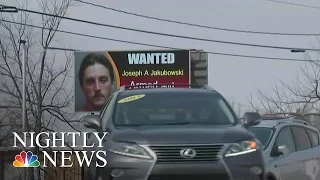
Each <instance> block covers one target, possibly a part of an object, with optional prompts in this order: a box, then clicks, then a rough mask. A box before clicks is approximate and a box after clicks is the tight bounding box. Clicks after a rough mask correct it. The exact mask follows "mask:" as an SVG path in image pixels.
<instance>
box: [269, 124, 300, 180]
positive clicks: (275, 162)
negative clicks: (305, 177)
mask: <svg viewBox="0 0 320 180" xmlns="http://www.w3.org/2000/svg"><path fill="white" fill-rule="evenodd" d="M283 145H284V146H286V147H287V149H288V151H289V152H288V154H287V155H273V154H271V156H272V165H271V166H272V168H273V171H274V173H275V174H277V177H279V178H280V179H281V180H301V179H299V176H297V175H298V174H297V171H298V170H300V169H299V167H298V166H297V164H296V163H297V162H295V161H294V160H293V156H294V155H293V154H294V153H295V152H296V145H295V143H294V139H293V135H292V132H291V129H290V127H289V126H286V127H283V128H282V129H281V130H280V131H279V133H278V135H277V137H276V140H275V142H274V145H273V147H274V148H277V147H279V146H283Z"/></svg>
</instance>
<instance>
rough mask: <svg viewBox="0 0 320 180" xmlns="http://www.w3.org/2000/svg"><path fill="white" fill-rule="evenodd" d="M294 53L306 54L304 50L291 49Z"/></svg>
mask: <svg viewBox="0 0 320 180" xmlns="http://www.w3.org/2000/svg"><path fill="white" fill-rule="evenodd" d="M291 52H292V53H300V52H306V50H304V49H291Z"/></svg>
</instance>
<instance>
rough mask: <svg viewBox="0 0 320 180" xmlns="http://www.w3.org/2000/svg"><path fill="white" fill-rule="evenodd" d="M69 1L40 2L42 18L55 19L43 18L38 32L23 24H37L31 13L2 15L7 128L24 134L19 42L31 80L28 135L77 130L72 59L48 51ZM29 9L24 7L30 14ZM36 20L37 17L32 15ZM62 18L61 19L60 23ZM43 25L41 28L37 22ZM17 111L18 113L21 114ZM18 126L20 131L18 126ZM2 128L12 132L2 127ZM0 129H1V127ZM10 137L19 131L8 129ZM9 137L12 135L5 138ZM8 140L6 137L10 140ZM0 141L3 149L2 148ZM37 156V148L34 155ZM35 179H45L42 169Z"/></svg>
mask: <svg viewBox="0 0 320 180" xmlns="http://www.w3.org/2000/svg"><path fill="white" fill-rule="evenodd" d="M70 5H71V2H70V0H41V1H40V8H39V9H41V11H42V12H44V13H48V14H53V15H56V16H54V17H53V16H44V15H43V16H41V15H36V17H39V20H40V22H41V23H42V27H43V28H42V29H40V30H37V29H33V28H31V27H28V26H25V25H23V24H32V21H33V20H35V21H36V19H35V18H34V17H33V18H31V17H30V14H28V13H27V12H23V11H21V12H19V17H17V16H15V15H13V14H11V15H5V14H2V15H1V19H0V28H1V35H0V52H1V54H0V62H1V63H0V74H1V78H0V97H1V98H2V99H1V102H2V103H4V104H0V105H5V106H7V107H8V108H6V109H5V112H4V114H10V115H11V117H9V118H8V119H10V121H6V122H8V123H9V124H8V125H9V127H11V128H14V127H20V128H21V123H22V122H21V117H22V116H21V106H22V93H23V92H22V90H21V89H22V46H21V45H20V44H19V43H18V40H20V39H23V40H26V42H27V43H26V46H27V51H26V57H27V58H26V63H27V66H26V69H27V70H26V71H27V72H26V74H27V90H26V99H27V120H28V123H27V129H28V131H32V132H35V133H36V134H37V133H40V132H42V131H54V129H53V127H54V124H55V122H56V121H57V120H58V121H60V122H64V123H66V124H68V125H69V126H70V127H72V128H74V129H75V130H77V128H76V126H75V123H73V122H78V120H74V121H72V120H70V119H72V118H73V117H74V115H73V113H72V112H73V111H72V109H71V108H72V105H73V87H70V85H68V81H70V78H73V77H72V76H71V74H70V73H71V70H72V59H73V57H72V55H71V54H67V53H66V52H65V53H64V56H63V58H57V56H59V54H57V53H56V52H55V51H49V50H48V47H49V46H50V45H51V44H52V43H53V42H54V41H55V36H56V30H57V29H58V28H59V26H60V23H61V21H62V19H61V18H60V17H61V16H65V14H66V12H67V10H68V8H69V6H70ZM26 7H27V4H23V5H21V6H20V8H21V9H23V8H26ZM32 15H33V16H35V15H34V14H32ZM57 16H60V17H57ZM1 20H10V21H14V22H18V23H21V24H22V25H21V24H20V25H16V24H12V23H8V22H4V21H1ZM38 23H39V22H38ZM13 107H20V108H18V109H16V108H13ZM16 125H17V126H16ZM2 127H3V128H5V127H8V126H4V125H3V126H2ZM0 128H1V125H0ZM7 131H9V132H12V131H17V130H14V129H10V130H8V128H7ZM1 132H2V130H1ZM7 134H8V133H7ZM7 134H6V133H4V135H2V138H3V139H7V137H8V136H7ZM1 140H2V139H1V137H0V143H1ZM34 151H35V153H38V152H39V148H38V147H37V148H35V149H34ZM36 172H37V173H36V174H37V177H38V179H41V173H40V168H37V170H36ZM28 175H29V180H33V179H35V178H34V173H28Z"/></svg>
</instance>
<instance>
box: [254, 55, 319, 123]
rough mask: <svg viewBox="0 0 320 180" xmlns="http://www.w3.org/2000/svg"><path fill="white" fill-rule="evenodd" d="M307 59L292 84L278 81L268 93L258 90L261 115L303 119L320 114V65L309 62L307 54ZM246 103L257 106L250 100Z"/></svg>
mask: <svg viewBox="0 0 320 180" xmlns="http://www.w3.org/2000/svg"><path fill="white" fill-rule="evenodd" d="M307 58H308V59H307V60H306V63H304V65H302V66H300V68H299V72H298V75H297V76H296V78H295V81H293V82H292V83H288V82H283V81H281V80H279V82H278V83H275V85H274V87H273V89H272V91H271V92H269V93H266V92H263V91H262V90H258V94H259V103H260V106H262V111H263V114H265V115H272V116H279V117H297V118H301V119H305V118H306V117H307V116H308V115H315V114H319V113H320V109H319V100H320V94H319V80H320V63H319V62H315V61H310V60H309V59H310V56H309V55H308V54H307ZM248 101H249V102H250V103H251V105H252V106H254V104H255V105H257V104H258V103H254V102H253V101H252V99H251V100H248Z"/></svg>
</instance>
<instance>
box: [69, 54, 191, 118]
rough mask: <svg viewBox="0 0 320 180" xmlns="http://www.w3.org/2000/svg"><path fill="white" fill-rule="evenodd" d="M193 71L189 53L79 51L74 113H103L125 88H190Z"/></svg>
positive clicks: (76, 62) (76, 58)
mask: <svg viewBox="0 0 320 180" xmlns="http://www.w3.org/2000/svg"><path fill="white" fill-rule="evenodd" d="M190 68H191V67H190V51H189V50H166V51H165V50H153V51H86V52H85V51H77V52H75V111H76V112H94V111H100V109H101V108H102V106H103V104H104V103H105V101H106V100H107V99H108V98H109V97H110V96H111V94H112V93H113V92H114V91H116V90H117V89H118V88H119V87H121V86H124V85H126V86H133V87H134V88H153V87H172V88H174V87H178V86H177V84H191V82H190V81H191V78H190V76H191V73H190ZM161 84H162V85H161ZM163 84H166V85H164V86H163Z"/></svg>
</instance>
